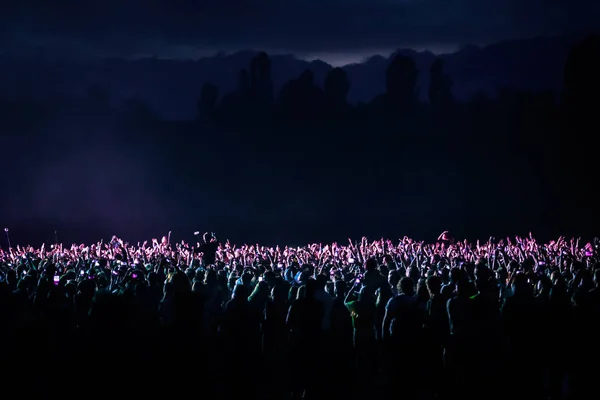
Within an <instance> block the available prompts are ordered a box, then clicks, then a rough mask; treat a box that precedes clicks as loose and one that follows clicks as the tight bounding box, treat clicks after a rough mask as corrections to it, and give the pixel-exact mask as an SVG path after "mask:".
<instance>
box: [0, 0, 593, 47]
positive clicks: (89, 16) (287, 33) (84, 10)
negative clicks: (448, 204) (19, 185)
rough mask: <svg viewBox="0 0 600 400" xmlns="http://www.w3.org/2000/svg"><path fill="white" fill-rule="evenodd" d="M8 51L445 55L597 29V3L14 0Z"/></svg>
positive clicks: (3, 10)
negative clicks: (21, 45)
mask: <svg viewBox="0 0 600 400" xmlns="http://www.w3.org/2000/svg"><path fill="white" fill-rule="evenodd" d="M0 15H1V16H0V23H1V24H2V25H3V28H2V31H0V32H1V34H2V36H3V39H4V41H3V42H4V44H6V43H16V42H25V43H27V42H29V43H37V44H39V43H53V44H59V43H60V44H63V45H69V46H79V47H80V48H81V49H82V51H83V50H88V51H90V52H97V51H104V52H116V53H122V54H127V53H131V52H137V53H143V52H154V53H159V54H160V53H161V52H163V51H168V49H169V48H170V47H172V46H186V47H191V48H196V49H201V50H204V51H207V52H214V51H218V50H224V51H232V50H237V49H242V48H250V47H251V48H261V49H267V50H278V51H290V52H296V53H305V54H306V53H319V52H328V51H333V52H343V51H345V50H350V49H351V50H353V51H356V50H363V49H364V50H368V49H386V48H387V49H393V48H396V47H400V46H411V47H421V48H422V47H439V46H448V45H454V46H455V45H459V44H465V43H475V44H481V43H487V42H491V41H497V40H501V39H505V38H513V37H521V36H536V35H556V34H562V33H566V32H571V31H580V30H586V29H590V28H596V27H597V25H598V23H597V21H598V20H599V19H600V2H598V1H593V0H527V1H523V0H505V1H502V0H497V1H492V0H347V1H342V0H318V1H317V0H312V1H310V0H286V1H280V0H198V1H194V0H130V1H128V0H121V1H116V0H106V1H97V0H80V1H76V0H52V1H47V0H8V2H3V3H2V5H1V6H0Z"/></svg>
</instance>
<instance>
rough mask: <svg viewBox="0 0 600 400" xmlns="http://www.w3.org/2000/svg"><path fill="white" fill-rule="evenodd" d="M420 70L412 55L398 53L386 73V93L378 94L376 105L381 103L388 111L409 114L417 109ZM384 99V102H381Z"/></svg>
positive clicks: (378, 105)
mask: <svg viewBox="0 0 600 400" xmlns="http://www.w3.org/2000/svg"><path fill="white" fill-rule="evenodd" d="M418 75H419V71H418V70H417V67H416V65H415V62H414V61H413V59H412V58H410V57H405V56H403V55H401V54H398V55H396V56H395V57H394V59H393V60H392V62H391V63H390V65H389V66H388V67H387V70H386V73H385V88H386V90H385V94H384V95H383V97H382V96H378V98H376V99H375V101H374V106H375V107H376V108H379V107H380V106H381V105H383V106H384V108H385V109H386V110H387V111H388V112H393V113H401V114H408V113H411V112H412V111H414V110H415V108H416V105H417V102H418V99H417V90H416V87H417V77H418ZM382 101H383V103H384V104H381V102H382Z"/></svg>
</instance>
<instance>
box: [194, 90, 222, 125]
mask: <svg viewBox="0 0 600 400" xmlns="http://www.w3.org/2000/svg"><path fill="white" fill-rule="evenodd" d="M218 100H219V88H218V87H217V86H216V85H213V84H212V83H208V82H207V83H204V85H202V89H201V90H200V99H199V100H198V117H201V118H212V117H213V116H214V114H215V111H216V110H217V102H218Z"/></svg>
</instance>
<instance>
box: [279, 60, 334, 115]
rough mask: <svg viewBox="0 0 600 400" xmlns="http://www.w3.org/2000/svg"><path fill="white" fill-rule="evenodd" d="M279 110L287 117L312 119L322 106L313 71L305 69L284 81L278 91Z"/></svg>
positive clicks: (319, 90) (320, 93)
mask: <svg viewBox="0 0 600 400" xmlns="http://www.w3.org/2000/svg"><path fill="white" fill-rule="evenodd" d="M278 103H279V107H280V110H281V111H282V112H283V114H284V115H285V116H287V117H291V118H304V119H312V118H314V117H316V116H317V115H319V113H320V112H321V111H322V109H323V108H322V107H323V92H322V91H321V89H320V88H319V87H318V86H317V85H315V76H314V73H313V72H312V71H311V70H309V69H307V70H305V71H304V72H303V73H302V74H300V76H299V77H298V78H297V79H294V80H291V81H289V82H288V83H286V84H285V85H284V86H283V87H282V88H281V91H280V93H279V99H278Z"/></svg>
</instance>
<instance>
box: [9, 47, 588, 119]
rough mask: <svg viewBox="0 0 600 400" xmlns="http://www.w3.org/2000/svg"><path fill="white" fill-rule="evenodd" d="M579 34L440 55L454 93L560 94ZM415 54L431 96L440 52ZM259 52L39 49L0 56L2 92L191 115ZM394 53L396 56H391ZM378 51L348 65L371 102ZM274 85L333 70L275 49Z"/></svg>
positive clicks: (378, 74) (354, 91)
mask: <svg viewBox="0 0 600 400" xmlns="http://www.w3.org/2000/svg"><path fill="white" fill-rule="evenodd" d="M579 39H580V37H576V36H569V37H555V38H534V39H524V40H511V41H505V42H500V43H497V44H493V45H489V46H485V47H481V48H479V47H474V46H465V47H463V48H462V49H461V50H459V51H457V52H456V53H452V54H445V55H441V56H440V57H442V58H443V59H444V60H445V66H446V71H447V73H448V74H449V75H450V76H451V77H452V78H453V80H454V89H453V90H454V94H455V96H456V97H457V98H458V99H461V100H465V99H468V98H469V97H471V96H472V95H473V94H475V93H477V92H486V93H488V94H490V95H494V93H495V92H496V91H497V89H498V88H500V87H507V86H509V87H513V88H520V89H527V90H533V91H547V90H550V91H554V92H555V93H558V91H559V90H560V88H561V85H562V80H563V67H564V64H565V61H566V59H567V55H568V52H569V49H570V47H571V46H572V45H573V44H574V43H575V42H576V41H577V40H579ZM398 52H400V53H402V54H405V55H410V56H411V57H412V58H413V59H414V60H415V62H416V64H417V67H418V69H419V83H418V86H419V89H420V90H419V94H420V96H421V97H422V98H423V99H425V97H426V93H427V86H428V80H429V68H430V66H431V63H432V62H433V60H434V59H435V58H436V56H435V55H434V54H432V53H430V52H416V51H413V50H398ZM254 54H256V52H255V51H240V52H237V53H234V54H230V55H225V54H218V55H216V56H213V57H208V58H203V59H199V60H174V59H158V58H146V59H139V60H128V59H94V60H90V59H87V60H81V59H75V58H73V57H72V56H69V55H62V54H61V55H60V56H58V55H57V54H54V55H49V54H48V53H47V52H44V51H39V52H34V54H29V55H20V56H15V55H10V54H3V55H0V96H2V97H5V98H9V99H11V98H16V97H33V98H36V99H54V98H57V97H64V96H69V97H71V96H81V95H85V93H86V92H87V90H88V89H89V88H90V87H92V86H100V87H104V88H106V89H107V90H109V91H110V94H111V98H112V99H113V101H114V102H117V103H118V102H120V101H122V100H123V99H127V98H131V97H136V98H139V99H141V100H143V101H144V102H146V103H148V104H149V105H150V106H151V107H152V108H154V109H155V110H156V111H157V112H158V113H159V114H160V115H161V116H163V117H164V118H168V119H188V118H192V117H193V116H194V114H195V111H196V108H195V107H196V99H197V98H198V95H199V93H200V88H201V87H202V84H203V83H204V82H207V81H209V82H212V83H214V84H216V85H217V86H218V87H219V88H220V94H221V96H222V95H223V94H225V93H228V92H230V91H232V90H233V89H234V88H235V86H236V77H237V73H238V71H239V70H240V69H241V68H244V67H247V66H248V64H249V62H250V59H251V58H252V57H253V55H254ZM393 56H394V55H392V56H391V57H393ZM391 57H389V58H386V57H382V56H377V55H375V56H373V57H370V58H368V59H367V60H365V61H364V62H362V63H357V64H351V65H347V66H345V67H344V68H345V69H346V71H347V72H348V75H349V77H350V80H351V84H352V87H351V90H350V94H349V100H350V101H351V102H353V103H356V102H359V101H362V102H369V101H370V100H371V99H373V97H375V96H376V95H377V94H379V93H381V92H383V90H384V87H385V68H386V66H387V64H388V62H389V60H390V59H391ZM271 59H272V75H273V83H274V86H275V90H279V88H281V86H282V85H283V84H284V83H285V82H286V81H288V80H290V79H292V78H295V77H297V76H298V75H300V73H302V72H303V71H304V70H305V69H307V68H310V69H311V70H312V71H313V72H314V74H315V79H316V82H323V80H324V77H325V75H326V73H327V71H328V70H329V69H330V68H332V67H331V66H330V65H329V64H327V63H325V62H322V61H319V60H317V61H312V62H308V61H304V60H300V59H297V58H296V57H294V56H293V55H273V56H271Z"/></svg>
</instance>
